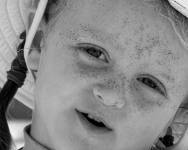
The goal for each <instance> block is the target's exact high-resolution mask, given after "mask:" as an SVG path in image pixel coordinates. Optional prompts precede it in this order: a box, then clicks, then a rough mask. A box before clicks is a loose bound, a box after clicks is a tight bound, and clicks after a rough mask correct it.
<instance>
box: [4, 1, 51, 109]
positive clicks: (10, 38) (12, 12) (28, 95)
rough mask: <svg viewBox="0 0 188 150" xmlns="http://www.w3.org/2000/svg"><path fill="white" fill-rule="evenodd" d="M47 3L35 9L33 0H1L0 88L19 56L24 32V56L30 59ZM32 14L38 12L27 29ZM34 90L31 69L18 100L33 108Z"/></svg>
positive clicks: (40, 3)
mask: <svg viewBox="0 0 188 150" xmlns="http://www.w3.org/2000/svg"><path fill="white" fill-rule="evenodd" d="M35 1H36V0H35ZM47 2H48V0H40V2H39V4H38V7H37V9H36V6H34V0H0V87H3V85H4V84H5V82H6V81H7V71H9V70H10V68H11V63H12V61H13V59H14V58H15V57H16V55H17V53H16V49H17V46H18V45H19V44H20V40H19V36H20V34H21V33H22V32H23V31H24V30H26V31H27V38H26V43H25V47H24V57H25V60H27V59H26V58H27V56H28V52H29V48H30V46H31V43H32V41H33V37H34V35H35V33H36V31H37V28H38V26H39V23H40V21H41V18H42V16H43V14H44V10H45V8H46V4H47ZM30 12H34V13H35V12H36V13H35V17H34V19H33V23H32V25H31V27H30V29H29V30H28V29H27V27H28V26H29V25H28V24H29V22H28V21H29V19H28V18H29V13H30ZM26 64H27V62H26ZM27 66H28V65H27ZM33 91H34V80H33V77H32V75H31V73H30V70H29V69H28V74H27V77H26V79H25V82H24V85H23V86H22V87H21V88H19V89H18V91H17V93H16V95H15V98H16V99H17V100H19V101H20V102H22V103H23V104H25V105H26V106H28V107H29V108H31V109H33V108H34V95H33Z"/></svg>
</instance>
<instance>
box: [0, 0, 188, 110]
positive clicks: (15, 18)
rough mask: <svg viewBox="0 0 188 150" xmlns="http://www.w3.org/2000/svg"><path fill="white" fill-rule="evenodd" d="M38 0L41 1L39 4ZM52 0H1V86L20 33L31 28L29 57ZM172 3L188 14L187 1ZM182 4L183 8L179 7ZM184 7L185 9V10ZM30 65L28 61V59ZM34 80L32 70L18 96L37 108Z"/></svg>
mask: <svg viewBox="0 0 188 150" xmlns="http://www.w3.org/2000/svg"><path fill="white" fill-rule="evenodd" d="M35 1H40V2H39V3H38V5H37V6H35V5H36V4H35ZM47 2H48V0H0V87H3V85H4V84H5V82H6V80H7V71H8V70H10V68H11V62H12V61H13V59H14V58H15V57H16V55H17V54H16V48H17V46H18V45H19V42H20V40H19V35H20V33H22V32H23V31H24V30H26V31H27V38H26V43H25V47H24V57H25V60H27V56H28V52H29V48H30V46H31V43H32V41H33V38H34V36H35V33H36V31H37V28H38V26H39V23H40V21H41V18H42V16H43V14H44V10H45V8H46V5H47ZM169 2H170V3H171V5H172V6H173V7H174V8H175V9H177V10H178V11H180V12H181V13H183V14H184V15H186V16H188V4H187V3H186V2H187V0H169ZM179 4H181V5H182V6H184V7H182V8H180V6H178V5H179ZM186 9H187V13H186ZM182 10H183V11H182ZM30 12H34V13H35V17H34V19H33V23H32V25H31V27H30V29H29V30H28V28H27V27H28V24H29V23H28V18H29V13H30ZM26 64H27V66H28V63H27V62H26ZM33 92H34V80H33V77H32V75H31V72H30V70H29V69H28V74H27V77H26V80H25V82H24V85H23V86H22V87H21V88H19V89H18V92H17V93H16V95H15V98H16V99H17V100H19V101H20V102H22V103H23V104H25V105H26V106H28V107H29V108H31V109H33V108H34V94H33Z"/></svg>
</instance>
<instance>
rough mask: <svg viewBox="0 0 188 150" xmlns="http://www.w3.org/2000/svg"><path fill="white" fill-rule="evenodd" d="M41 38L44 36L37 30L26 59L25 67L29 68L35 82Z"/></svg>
mask: <svg viewBox="0 0 188 150" xmlns="http://www.w3.org/2000/svg"><path fill="white" fill-rule="evenodd" d="M43 37H44V34H43V31H42V30H39V31H37V32H36V35H35V37H34V39H33V42H32V45H31V49H30V51H29V53H28V57H27V65H28V66H27V67H29V68H30V70H31V73H32V75H33V78H34V80H35V81H36V79H37V72H38V68H39V63H40V56H41V49H42V44H43Z"/></svg>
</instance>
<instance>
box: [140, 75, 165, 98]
mask: <svg viewBox="0 0 188 150" xmlns="http://www.w3.org/2000/svg"><path fill="white" fill-rule="evenodd" d="M137 81H139V82H142V84H145V85H146V86H148V87H149V88H151V89H154V90H156V91H157V92H159V93H160V94H162V95H163V96H166V89H165V87H164V86H163V84H162V83H161V82H160V81H159V80H158V79H156V78H155V77H149V76H148V75H142V76H141V77H138V78H137Z"/></svg>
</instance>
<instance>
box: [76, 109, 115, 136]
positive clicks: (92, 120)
mask: <svg viewBox="0 0 188 150" xmlns="http://www.w3.org/2000/svg"><path fill="white" fill-rule="evenodd" d="M75 110H76V113H77V115H78V118H79V120H80V122H81V124H82V125H83V127H84V128H85V129H86V130H89V131H90V132H93V133H97V134H104V133H109V132H112V131H113V129H112V128H110V127H109V125H107V124H106V123H104V121H103V120H102V119H100V118H99V117H96V116H94V115H92V114H88V113H84V112H81V111H79V110H77V109H75Z"/></svg>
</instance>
